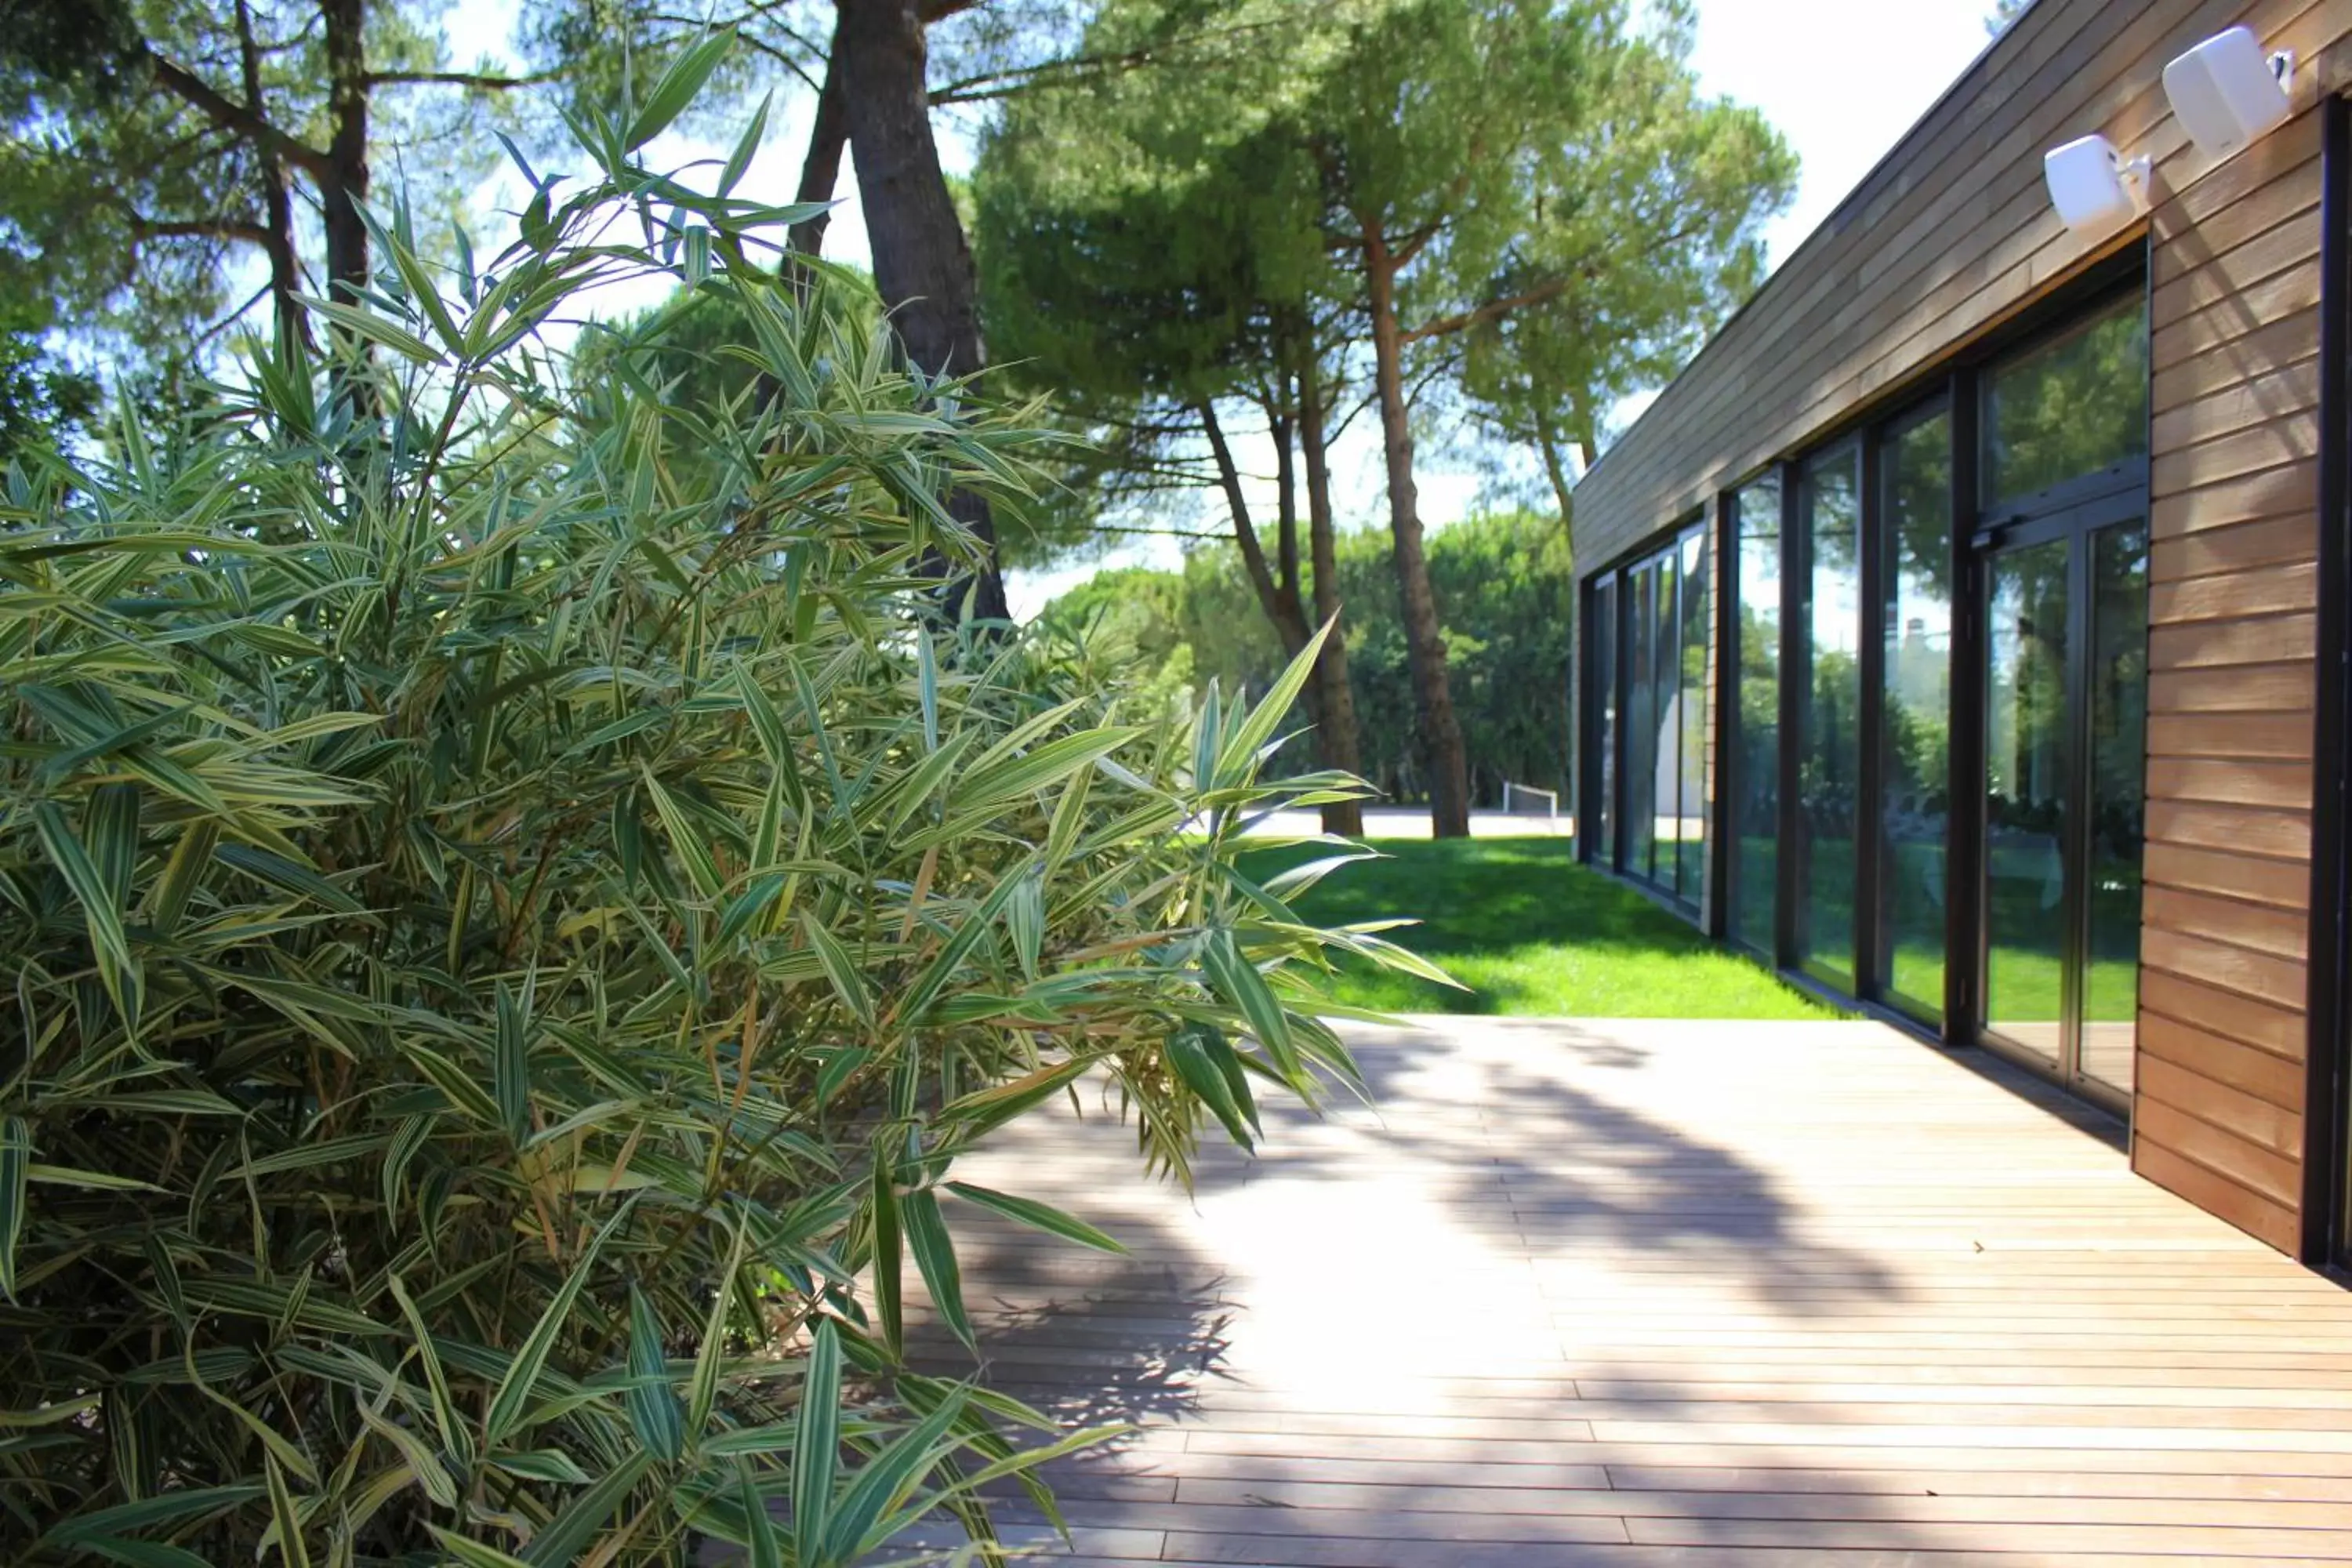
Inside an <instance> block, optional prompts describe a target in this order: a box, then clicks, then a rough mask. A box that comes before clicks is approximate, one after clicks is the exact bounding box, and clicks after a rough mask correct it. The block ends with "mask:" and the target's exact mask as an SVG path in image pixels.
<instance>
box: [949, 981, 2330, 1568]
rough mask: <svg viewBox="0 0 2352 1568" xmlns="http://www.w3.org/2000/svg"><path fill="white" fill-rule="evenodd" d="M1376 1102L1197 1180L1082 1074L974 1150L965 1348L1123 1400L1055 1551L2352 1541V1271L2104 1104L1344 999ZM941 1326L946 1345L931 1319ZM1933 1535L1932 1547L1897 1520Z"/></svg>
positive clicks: (1311, 1125) (1716, 1557)
mask: <svg viewBox="0 0 2352 1568" xmlns="http://www.w3.org/2000/svg"><path fill="white" fill-rule="evenodd" d="M1351 1038H1353V1040H1354V1041H1355V1043H1356V1044H1357V1046H1358V1048H1359V1052H1360V1058H1361V1060H1362V1062H1363V1065H1364V1068H1365V1071H1366V1076H1367V1079H1368V1080H1369V1081H1370V1085H1371V1087H1372V1089H1373V1093H1374V1102H1373V1106H1372V1107H1370V1108H1367V1107H1360V1106H1355V1105H1353V1104H1347V1105H1334V1106H1332V1107H1330V1108H1329V1114H1328V1115H1327V1116H1326V1117H1325V1118H1323V1119H1321V1120H1318V1119H1315V1118H1313V1117H1311V1116H1308V1115H1307V1114H1305V1113H1303V1112H1299V1111H1286V1112H1283V1113H1281V1114H1279V1115H1278V1116H1276V1117H1271V1118H1269V1123H1268V1128H1267V1132H1268V1136H1267V1139H1266V1142H1265V1148H1264V1151H1263V1153H1262V1157H1261V1158H1258V1159H1256V1160H1250V1159H1246V1158H1244V1157H1243V1156H1241V1155H1239V1154H1237V1153H1235V1152H1232V1151H1226V1150H1220V1151H1215V1152H1207V1153H1204V1155H1203V1158H1202V1163H1201V1168H1200V1171H1199V1173H1198V1183H1197V1186H1196V1190H1195V1192H1194V1194H1192V1197H1191V1198H1190V1199H1189V1200H1188V1199H1187V1198H1186V1197H1185V1196H1184V1195H1183V1194H1180V1193H1176V1192H1172V1191H1170V1190H1165V1189H1156V1188H1153V1187H1150V1186H1149V1185H1147V1184H1143V1183H1142V1182H1140V1180H1139V1178H1138V1176H1137V1174H1136V1161H1135V1155H1134V1147H1133V1140H1132V1135H1131V1133H1130V1132H1129V1131H1128V1130H1126V1129H1124V1128H1122V1127H1120V1126H1119V1125H1118V1122H1117V1121H1116V1119H1115V1117H1113V1116H1111V1115H1110V1114H1108V1110H1102V1111H1097V1112H1093V1113H1090V1114H1089V1115H1087V1117H1086V1118H1085V1119H1084V1120H1083V1121H1081V1120H1079V1119H1078V1118H1076V1117H1075V1116H1064V1117H1059V1118H1052V1119H1045V1120H1041V1121H1038V1122H1036V1123H1035V1124H1034V1125H1030V1126H1025V1127H1021V1128H1017V1129H1014V1130H1013V1131H1011V1132H1010V1133H1008V1135H1006V1136H1005V1138H1004V1139H1003V1142H1001V1143H1000V1144H998V1145H997V1146H996V1147H995V1148H993V1149H992V1151H991V1152H989V1153H988V1154H987V1155H986V1156H985V1157H983V1158H981V1159H976V1160H974V1161H971V1162H969V1163H968V1165H967V1167H966V1168H964V1169H963V1170H961V1172H960V1173H965V1174H969V1175H970V1176H971V1178H972V1179H974V1180H977V1181H981V1182H983V1183H987V1184H992V1185H1001V1186H1003V1187H1005V1188H1007V1189H1009V1190H1013V1191H1016V1192H1021V1193H1024V1194H1031V1195H1034V1196H1038V1197H1042V1198H1045V1199H1046V1200H1047V1201H1050V1202H1054V1203H1057V1204H1060V1205H1063V1206H1066V1207H1068V1208H1070V1209H1072V1210H1074V1211H1076V1212H1078V1213H1080V1214H1082V1215H1085V1216H1086V1217H1087V1218H1089V1219H1091V1220H1093V1221H1095V1222H1096V1223H1097V1224H1101V1225H1103V1226H1106V1228H1108V1229H1110V1230H1111V1231H1113V1232H1114V1234H1117V1235H1118V1236H1119V1237H1121V1238H1122V1239H1123V1240H1125V1241H1126V1242H1127V1243H1128V1244H1129V1247H1130V1248H1131V1251H1130V1254H1129V1256H1128V1257H1126V1258H1102V1257H1098V1256H1096V1255H1091V1254H1087V1253H1085V1252H1083V1251H1080V1250H1079V1249H1076V1248H1075V1247H1068V1246H1066V1245H1063V1244H1059V1243H1056V1242H1053V1241H1050V1240H1048V1239H1046V1238H1043V1237H1036V1236H1034V1235H1031V1234H1028V1233H1024V1232H1020V1231H1017V1230H1014V1229H1013V1228H1011V1227H1009V1226H1000V1225H998V1224H997V1223H996V1222H994V1221H993V1220H992V1219H985V1220H982V1221H978V1222H973V1221H971V1219H970V1218H969V1211H966V1213H965V1214H963V1215H958V1220H959V1231H958V1235H959V1240H960V1245H961V1248H962V1250H963V1255H964V1265H965V1273H966V1277H967V1294H968V1297H969V1299H970V1300H971V1304H972V1306H973V1309H974V1311H975V1314H976V1316H979V1317H980V1318H981V1319H982V1352H983V1357H984V1372H983V1375H984V1377H985V1379H986V1380H987V1381H988V1382H990V1383H991V1384H993V1385H995V1386H998V1387H1002V1388H1003V1389H1005V1390H1006V1391H1007V1392H1011V1393H1014V1394H1020V1395H1022V1396H1024V1397H1026V1398H1029V1399H1031V1400H1032V1401H1034V1402H1035V1403H1038V1404H1040V1405H1043V1406H1045V1408H1046V1409H1048V1410H1050V1411H1051V1412H1053V1413H1054V1414H1055V1415H1056V1416H1057V1417H1060V1418H1062V1419H1065V1420H1067V1421H1069V1422H1072V1423H1076V1424H1102V1423H1125V1424H1129V1425H1130V1426H1131V1427H1132V1430H1131V1431H1129V1433H1128V1434H1127V1435H1125V1436H1122V1437H1121V1438H1120V1439H1119V1440H1118V1441H1116V1442H1113V1443H1111V1444H1108V1445H1107V1446H1105V1447H1102V1448H1100V1449H1097V1450H1095V1451H1093V1452H1091V1453H1089V1454H1087V1455H1085V1456H1082V1457H1080V1458H1076V1459H1073V1460H1070V1461H1066V1462H1065V1463H1064V1464H1062V1465H1060V1466H1059V1467H1057V1468H1056V1471H1055V1481H1056V1483H1057V1487H1058V1489H1059V1491H1060V1493H1061V1495H1062V1498H1063V1500H1064V1502H1065V1510H1066V1515H1067V1517H1068V1519H1069V1521H1070V1523H1071V1526H1072V1542H1071V1543H1070V1545H1069V1546H1064V1545H1061V1544H1060V1543H1058V1542H1055V1541H1054V1540H1053V1538H1052V1536H1051V1534H1050V1532H1048V1531H1045V1530H1043V1528H1042V1527H1041V1526H1039V1525H1038V1524H1037V1523H1036V1522H1035V1521H1034V1515H1028V1514H1024V1513H1023V1512H1021V1511H1020V1510H1019V1509H1018V1508H1016V1507H1013V1506H1008V1507H1007V1508H1006V1509H1005V1510H1003V1518H1004V1520H1005V1521H1006V1529H1007V1534H1008V1538H1009V1539H1011V1540H1013V1541H1014V1542H1019V1543H1022V1544H1024V1545H1027V1546H1034V1547H1035V1548H1038V1549H1039V1550H1041V1551H1045V1552H1055V1553H1059V1552H1067V1551H1070V1550H1072V1548H1074V1549H1075V1552H1076V1556H1075V1558H1067V1557H1066V1558H1063V1559H1062V1560H1063V1561H1065V1562H1075V1563H1087V1564H1097V1563H1113V1562H1122V1563H1124V1562H1134V1561H1160V1562H1177V1563H1185V1562H1193V1563H1209V1562H1215V1563H1261V1564H1269V1565H1276V1568H1287V1565H1298V1568H1307V1565H1310V1564H1312V1565H1323V1568H1422V1565H1424V1564H1427V1565H1432V1568H1434V1565H1438V1564H1448V1565H1451V1564H1464V1565H1472V1568H1478V1565H1485V1564H1496V1565H1500V1564H1504V1563H1511V1564H1548V1563H1592V1564H1617V1563H1623V1564H1649V1563H1655V1564H1661V1565H1664V1564H1669V1563H1671V1564H1675V1565H1677V1568H1687V1565H1691V1564H1709V1563H1726V1564H1730V1563H1738V1564H1754V1565H1759V1568H1780V1565H1781V1564H1795V1563H1809V1564H1810V1563H1824V1564H1830V1565H1831V1568H1836V1565H1837V1564H1841V1563H1848V1564H1860V1563H1865V1562H1867V1563H1874V1564H1875V1563H1909V1562H1914V1561H1916V1562H1917V1563H1922V1564H1927V1563H1934V1564H1962V1563H1984V1564H1989V1565H1990V1564H2018V1565H2022V1564H2026V1563H2057V1564H2076V1565H2081V1568H2089V1565H2091V1564H2101V1565H2114V1564H2122V1563H2136V1562H2151V1563H2152V1562H2157V1561H2164V1562H2169V1563H2179V1562H2181V1561H2184V1560H2198V1561H2319V1560H2347V1559H2352V1356H2347V1352H2352V1298H2347V1296H2346V1295H2345V1294H2344V1293H2343V1292H2340V1291H2338V1290H2336V1289H2335V1288H2334V1287H2332V1286H2329V1285H2326V1283H2324V1282H2322V1281H2319V1280H2317V1279H2315V1278H2313V1277H2312V1276H2309V1275H2307V1274H2305V1273H2304V1272H2303V1271H2302V1270H2300V1269H2297V1268H2294V1266H2293V1265H2291V1264H2289V1263H2287V1262H2286V1261H2285V1260H2284V1259H2283V1258H2278V1257H2276V1256H2275V1255H2273V1254H2272V1253H2270V1252H2269V1251H2267V1250H2266V1249H2264V1248H2263V1247H2260V1246H2259V1245H2258V1244H2255V1243H2253V1242H2252V1241H2250V1240H2248V1239H2246V1238H2244V1237H2241V1236H2239V1235H2237V1233H2235V1232H2233V1231H2231V1230H2229V1229H2228V1228H2227V1227H2226V1226H2222V1225H2221V1224H2220V1223H2219V1222H2217V1221H2214V1220H2211V1219H2210V1218H2209V1217H2207V1216H2206V1215H2201V1214H2199V1213H2197V1212H2196V1211H2194V1210H2193V1209H2190V1208H2189V1207H2188V1206H2187V1205H2183V1204H2181V1203H2179V1201H2178V1200H2176V1199H2173V1198H2171V1197H2170V1196H2169V1195H2168V1194H2164V1193H2162V1192H2160V1191H2158V1189H2156V1188H2154V1187H2151V1186H2149V1185H2147V1184H2144V1183H2141V1182H2138V1181H2137V1180H2136V1179H2135V1178H2133V1177H2131V1176H2130V1175H2129V1174H2128V1173H2127V1172H2126V1170H2125V1168H2124V1165H2123V1162H2122V1160H2121V1157H2120V1156H2119V1155H2118V1154H2117V1153H2116V1152H2115V1151H2114V1150H2113V1149H2112V1148H2111V1147H2109V1146H2107V1144H2106V1143H2105V1141H2104V1140H2103V1139H2101V1138H2100V1137H2098V1136H2097V1135H2096V1131H2095V1127H2094V1126H2093V1121H2094V1120H2095V1117H2094V1114H2093V1113H2088V1112H2085V1111H2084V1110H2081V1108H2079V1107H2075V1106H2074V1105H2073V1104H2072V1103H2071V1102H2069V1101H2066V1100H2063V1098H2061V1097H2059V1096H2056V1095H2055V1094H2054V1093H2053V1092H2052V1091H2050V1090H2047V1089H2042V1087H2040V1086H2039V1085H2035V1084H2032V1082H2031V1080H2028V1079H2022V1078H2021V1075H2016V1074H2013V1073H2011V1072H2010V1071H2009V1070H2008V1069H2006V1068H2000V1067H1999V1066H1998V1065H1997V1064H1996V1065H1990V1066H1984V1067H1981V1068H1979V1069H1978V1070H1971V1068H1970V1067H1969V1066H1968V1065H1964V1064H1963V1062H1961V1061H1959V1060H1956V1059H1954V1058H1948V1057H1946V1056H1943V1055H1942V1054H1940V1053H1937V1052H1936V1051H1933V1050H1930V1049H1928V1048H1927V1047H1921V1046H1919V1045H1917V1044H1916V1043H1914V1042H1912V1041H1910V1040H1907V1039H1905V1038H1903V1037H1898V1036H1896V1035H1895V1034H1894V1033H1892V1032H1891V1031H1888V1030H1885V1029H1883V1028H1880V1027H1878V1026H1874V1025H1868V1024H1819V1023H1799V1024H1715V1023H1706V1024H1701V1023H1684V1022H1669V1021H1659V1022H1635V1021H1626V1022H1612V1023H1607V1024H1574V1023H1549V1022H1535V1021H1524V1020H1491V1019H1481V1020H1472V1019H1458V1020H1456V1019H1449V1020H1444V1021H1436V1020H1431V1021H1427V1022H1425V1023H1423V1024H1422V1025H1419V1026H1414V1027H1411V1028H1406V1029H1399V1030H1381V1029H1370V1028H1362V1029H1356V1030H1353V1031H1352V1033H1351ZM923 1342H924V1343H925V1345H926V1352H925V1360H926V1361H927V1363H929V1365H930V1366H931V1367H932V1369H934V1370H939V1371H943V1372H957V1373H970V1372H971V1370H972V1363H971V1357H970V1355H969V1353H968V1352H965V1351H963V1349H962V1348H961V1346H959V1345H957V1344H955V1343H954V1342H953V1341H952V1340H950V1339H948V1338H947V1337H946V1336H944V1334H941V1333H940V1332H939V1331H936V1330H926V1331H924V1341H923ZM1914 1553H1927V1554H1928V1555H1924V1556H1918V1557H1916V1558H1915V1557H1914V1556H1913V1555H1912V1554H1914Z"/></svg>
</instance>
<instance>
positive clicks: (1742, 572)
mask: <svg viewBox="0 0 2352 1568" xmlns="http://www.w3.org/2000/svg"><path fill="white" fill-rule="evenodd" d="M1732 507H1733V514H1734V519H1735V526H1736V527H1737V530H1738V541H1739V546H1738V565H1737V568H1736V570H1737V571H1738V584H1737V586H1738V595H1739V616H1738V629H1737V631H1736V633H1735V637H1736V639H1737V641H1736V646H1735V647H1734V657H1736V658H1738V660H1739V672H1738V705H1737V707H1736V709H1735V710H1734V711H1733V713H1732V714H1731V716H1730V717H1731V753H1732V754H1731V780H1730V788H1731V908H1730V910H1729V921H1728V923H1729V926H1730V930H1731V934H1732V937H1733V939H1734V940H1735V941H1738V942H1744V943H1746V944H1747V945H1748V946H1749V947H1752V948H1754V949H1756V950H1757V951H1758V952H1763V953H1767V954H1769V953H1771V952H1772V951H1773V940H1774V939H1773V930H1772V910H1773V906H1774V902H1775V899H1776V892H1775V889H1776V882H1775V876H1776V872H1775V868H1774V865H1775V861H1776V860H1777V858H1778V857H1777V856H1776V855H1775V854H1774V850H1775V848H1776V847H1777V846H1778V845H1779V842H1780V475H1779V474H1778V473H1772V474H1768V475H1766V476H1765V477H1764V478H1763V479H1759V480H1757V481H1756V482H1755V483H1754V484H1752V485H1749V486H1748V488H1747V489H1744V490H1741V491H1740V492H1739V494H1738V496H1737V497H1735V498H1734V500H1733V502H1732Z"/></svg>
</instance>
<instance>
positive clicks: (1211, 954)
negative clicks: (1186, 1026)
mask: <svg viewBox="0 0 2352 1568" xmlns="http://www.w3.org/2000/svg"><path fill="white" fill-rule="evenodd" d="M1201 968H1202V973H1205V974H1206V975H1207V976H1208V978H1209V984H1211V985H1213V986H1214V987H1215V988H1216V990H1217V993H1218V994H1220V995H1222V996H1223V998H1224V999H1225V1000H1226V1001H1227V1002H1229V1003H1231V1004H1233V1005H1234V1006H1235V1007H1237V1008H1239V1009H1240V1010H1241V1014H1242V1016H1243V1017H1244V1018H1246V1019H1247V1020H1249V1026H1250V1032H1251V1033H1252V1034H1254V1035H1255V1036H1256V1037H1257V1038H1258V1043H1259V1044H1260V1045H1263V1046H1264V1047H1265V1048H1266V1053H1267V1054H1268V1055H1269V1056H1271V1057H1272V1058H1274V1063H1275V1066H1276V1068H1279V1069H1280V1070H1281V1072H1282V1076H1283V1078H1284V1079H1285V1080H1286V1081H1287V1082H1289V1083H1291V1084H1293V1085H1297V1084H1300V1083H1302V1082H1303V1081H1304V1079H1303V1073H1304V1068H1301V1067H1300V1065H1299V1060H1298V1046H1297V1041H1296V1040H1294V1039H1293V1038H1292V1037H1291V1032H1290V1017H1289V1015H1288V1014H1286V1012H1284V1011H1283V1006H1282V1003H1281V1001H1280V999H1279V998H1277V997H1276V995H1275V994H1274V988H1273V987H1272V986H1270V985H1268V984H1266V983H1265V975H1263V974H1261V973H1258V970H1257V965H1255V964H1254V963H1251V962H1250V961H1249V960H1248V959H1246V958H1244V957H1243V956H1242V951H1241V948H1240V945H1239V944H1238V943H1236V942H1234V933H1233V932H1232V931H1230V930H1226V929H1223V928H1220V929H1218V930H1216V931H1211V932H1210V933H1209V934H1208V937H1207V940H1205V941H1204V942H1202V945H1201Z"/></svg>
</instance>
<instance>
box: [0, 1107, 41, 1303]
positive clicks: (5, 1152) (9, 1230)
mask: <svg viewBox="0 0 2352 1568" xmlns="http://www.w3.org/2000/svg"><path fill="white" fill-rule="evenodd" d="M32 1163H33V1130H32V1127H31V1125H30V1124H29V1123H27V1122H26V1120H25V1119H24V1118H23V1117H21V1116H0V1296H5V1297H6V1298H7V1299H8V1300H11V1301H14V1300H16V1247H17V1246H18V1244H19V1243H20V1242H21V1241H22V1240H23V1239H24V1235H25V1204H26V1173H27V1172H28V1171H29V1170H30V1169H31V1166H32Z"/></svg>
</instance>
